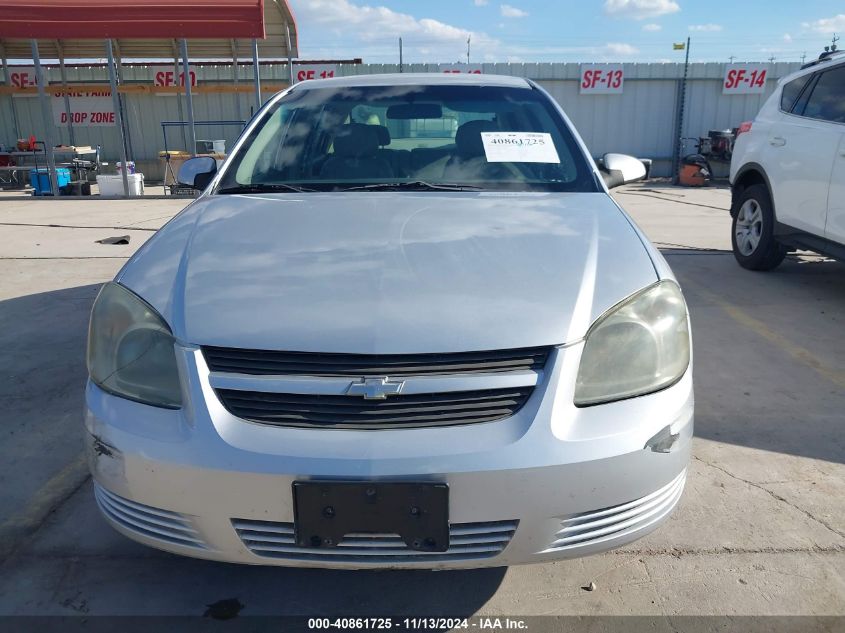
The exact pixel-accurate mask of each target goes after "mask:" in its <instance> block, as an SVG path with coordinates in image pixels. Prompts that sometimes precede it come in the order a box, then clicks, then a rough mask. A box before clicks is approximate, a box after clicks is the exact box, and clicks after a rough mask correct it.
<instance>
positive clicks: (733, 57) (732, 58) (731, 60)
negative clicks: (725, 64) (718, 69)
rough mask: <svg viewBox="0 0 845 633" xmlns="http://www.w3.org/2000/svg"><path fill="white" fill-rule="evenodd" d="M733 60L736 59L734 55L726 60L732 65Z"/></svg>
mask: <svg viewBox="0 0 845 633" xmlns="http://www.w3.org/2000/svg"><path fill="white" fill-rule="evenodd" d="M735 59H736V57H735V56H734V55H731V56H730V57H728V60H730V62H731V63H732V64H733V63H734V60H735Z"/></svg>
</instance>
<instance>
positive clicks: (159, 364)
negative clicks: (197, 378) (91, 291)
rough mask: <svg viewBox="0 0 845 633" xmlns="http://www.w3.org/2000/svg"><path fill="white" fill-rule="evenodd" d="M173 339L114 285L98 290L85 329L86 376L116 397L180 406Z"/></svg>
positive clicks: (157, 319) (153, 316)
mask: <svg viewBox="0 0 845 633" xmlns="http://www.w3.org/2000/svg"><path fill="white" fill-rule="evenodd" d="M173 345H174V339H173V335H172V334H171V332H170V328H169V327H167V324H166V323H165V322H164V319H162V318H161V316H159V314H158V313H157V312H156V311H155V310H153V308H152V307H151V306H150V305H149V304H148V303H146V302H145V301H144V300H142V299H141V298H140V297H138V296H137V295H136V294H134V293H132V292H130V291H129V290H127V289H126V288H124V287H123V286H121V285H120V284H116V283H108V284H106V285H105V286H103V289H102V290H101V291H100V294H99V295H97V299H96V301H94V308H93V309H92V310H91V323H90V325H89V327H88V375H89V376H90V377H91V380H92V381H93V382H94V383H95V384H97V385H98V386H99V387H101V388H102V389H105V390H106V391H109V392H111V393H113V394H115V395H117V396H121V397H123V398H128V399H130V400H136V401H138V402H143V403H144V404H151V405H153V406H156V407H166V408H169V409H175V408H179V407H180V406H181V404H182V396H181V389H180V386H179V371H178V369H177V367H176V351H175V348H174V346H173Z"/></svg>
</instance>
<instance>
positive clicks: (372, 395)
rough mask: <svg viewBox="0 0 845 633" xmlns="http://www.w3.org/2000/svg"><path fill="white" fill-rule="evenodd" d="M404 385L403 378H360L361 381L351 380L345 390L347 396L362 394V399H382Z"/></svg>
mask: <svg viewBox="0 0 845 633" xmlns="http://www.w3.org/2000/svg"><path fill="white" fill-rule="evenodd" d="M404 386H405V381H404V380H398V381H395V382H394V381H391V380H390V378H388V377H387V376H384V377H383V378H362V379H361V382H353V383H352V384H350V385H349V388H348V389H347V390H346V395H347V396H363V397H364V400H384V399H385V398H387V396H392V395H395V394H397V393H399V392H400V391H402V387H404Z"/></svg>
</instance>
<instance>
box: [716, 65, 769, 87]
mask: <svg viewBox="0 0 845 633" xmlns="http://www.w3.org/2000/svg"><path fill="white" fill-rule="evenodd" d="M767 74H768V67H767V66H766V64H730V65H727V66H725V81H724V83H723V84H722V94H724V95H750V94H762V93H763V92H765V91H766V75H767Z"/></svg>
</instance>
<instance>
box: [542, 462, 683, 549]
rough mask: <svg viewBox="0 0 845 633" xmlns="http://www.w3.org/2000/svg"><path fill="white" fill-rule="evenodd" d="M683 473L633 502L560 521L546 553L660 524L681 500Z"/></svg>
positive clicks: (586, 544) (585, 544)
mask: <svg viewBox="0 0 845 633" xmlns="http://www.w3.org/2000/svg"><path fill="white" fill-rule="evenodd" d="M686 475H687V473H686V470H684V471H683V472H682V473H681V474H680V475H678V476H677V477H676V478H675V479H673V480H672V481H671V482H669V483H668V484H667V485H665V486H664V487H663V488H661V489H660V490H657V491H655V492H653V493H651V494H650V495H646V496H645V497H642V498H640V499H637V500H635V501H630V502H628V503H623V504H621V505H618V506H613V507H610V508H603V509H601V510H593V511H590V512H582V513H580V514H576V515H573V516H571V517H570V518H568V519H565V520H563V521H562V522H561V529H560V530H559V531H558V532H557V534H556V535H555V541H554V542H553V543H552V544H551V545H550V546H549V548H548V550H547V551H551V550H556V551H559V550H564V549H569V548H575V547H584V546H588V545H593V544H595V543H601V542H602V541H607V540H611V539H615V538H620V537H622V536H625V535H627V534H630V533H632V532H636V531H637V530H641V529H643V528H646V527H648V526H649V525H652V524H653V523H656V522H657V521H660V520H661V519H662V518H663V517H665V516H666V515H667V514H669V513H670V512H671V511H672V509H673V508H674V507H675V504H676V503H677V502H678V499H680V497H681V493H682V492H683V491H684V482H685V481H686Z"/></svg>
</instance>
